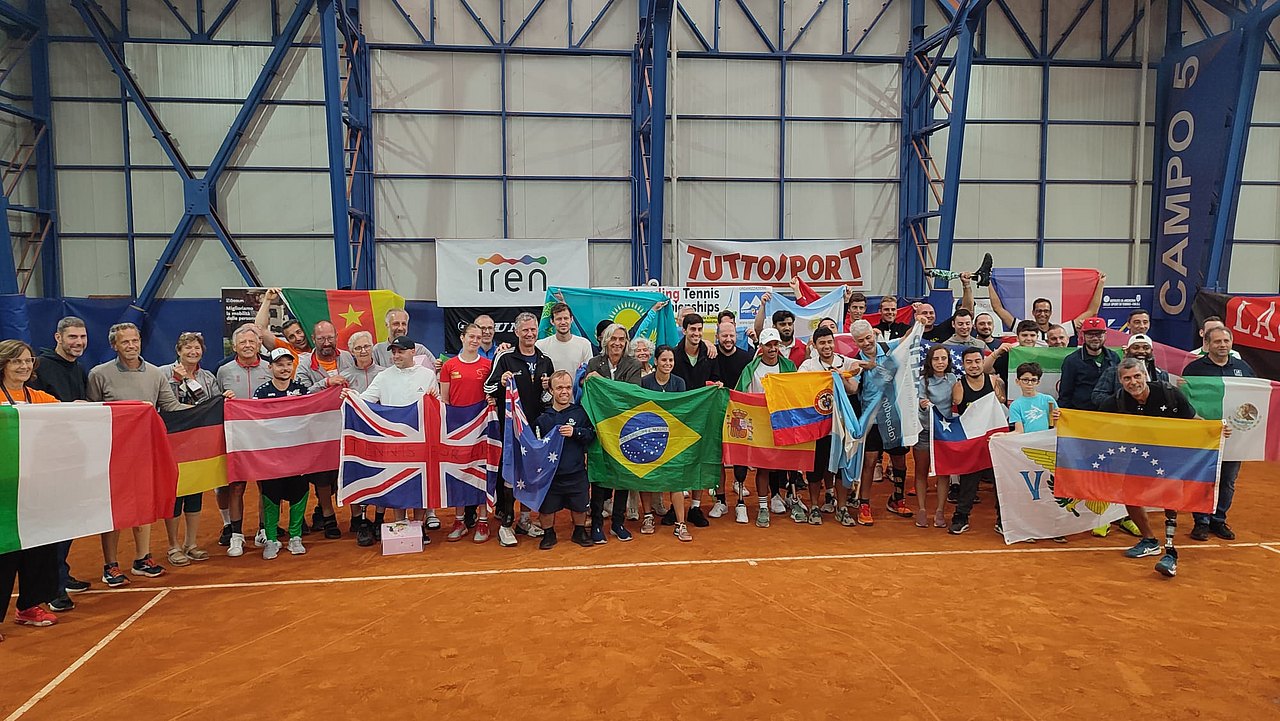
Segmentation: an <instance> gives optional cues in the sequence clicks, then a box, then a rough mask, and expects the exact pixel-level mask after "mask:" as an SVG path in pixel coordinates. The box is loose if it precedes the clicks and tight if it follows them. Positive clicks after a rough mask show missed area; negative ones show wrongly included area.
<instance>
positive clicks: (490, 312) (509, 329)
mask: <svg viewBox="0 0 1280 721" xmlns="http://www.w3.org/2000/svg"><path fill="white" fill-rule="evenodd" d="M443 310H444V329H445V330H444V352H445V353H447V354H449V355H457V354H458V353H459V352H460V351H461V350H462V338H461V336H462V329H463V328H466V327H467V324H468V323H474V322H475V319H476V318H477V317H479V316H482V315H487V316H489V317H490V318H492V319H493V324H494V326H495V329H494V335H493V344H494V345H495V346H498V345H502V344H503V343H510V344H511V345H512V346H515V345H516V334H515V330H516V316H518V315H520V314H521V313H526V312H527V313H532V314H533V317H534V318H537V317H538V314H539V313H541V312H542V307H541V306H531V307H528V308H477V307H467V308H445V309H443Z"/></svg>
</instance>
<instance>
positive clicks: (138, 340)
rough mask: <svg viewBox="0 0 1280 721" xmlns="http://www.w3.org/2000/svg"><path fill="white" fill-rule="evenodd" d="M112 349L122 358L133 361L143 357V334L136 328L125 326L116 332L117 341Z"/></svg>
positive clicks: (112, 345)
mask: <svg viewBox="0 0 1280 721" xmlns="http://www.w3.org/2000/svg"><path fill="white" fill-rule="evenodd" d="M111 349H112V350H114V351H115V352H116V355H118V356H120V360H122V361H125V362H126V363H133V362H135V361H137V360H138V359H139V358H141V357H142V336H141V335H139V334H138V330H137V329H136V328H125V329H123V330H121V331H118V332H117V333H116V342H115V343H112V344H111Z"/></svg>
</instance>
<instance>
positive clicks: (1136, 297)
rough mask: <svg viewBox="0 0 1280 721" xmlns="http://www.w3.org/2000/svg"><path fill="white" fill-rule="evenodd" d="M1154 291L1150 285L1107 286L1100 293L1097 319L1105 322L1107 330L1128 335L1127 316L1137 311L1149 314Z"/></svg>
mask: <svg viewBox="0 0 1280 721" xmlns="http://www.w3.org/2000/svg"><path fill="white" fill-rule="evenodd" d="M1154 290H1155V288H1154V286H1150V285H1115V286H1112V285H1109V286H1107V289H1106V290H1105V291H1104V292H1103V293H1102V304H1101V305H1100V306H1098V317H1099V318H1102V319H1103V320H1105V321H1106V322H1107V327H1108V328H1112V329H1115V330H1119V331H1124V332H1126V333H1128V332H1129V314H1130V313H1132V312H1133V311H1135V310H1139V309H1141V310H1145V311H1147V312H1148V313H1149V312H1151V299H1152V297H1153V293H1154Z"/></svg>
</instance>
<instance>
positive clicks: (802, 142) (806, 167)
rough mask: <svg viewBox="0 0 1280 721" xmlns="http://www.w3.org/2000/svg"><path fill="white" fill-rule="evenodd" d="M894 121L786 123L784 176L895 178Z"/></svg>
mask: <svg viewBox="0 0 1280 721" xmlns="http://www.w3.org/2000/svg"><path fill="white" fill-rule="evenodd" d="M901 132H902V131H901V128H900V127H899V126H898V124H897V123H835V122H826V121H823V122H817V121H812V122H810V121H806V122H788V123H787V176H788V177H795V178H799V177H806V178H887V179H895V180H896V179H897V177H898V164H899V163H898V161H899V157H900V156H901V152H902V151H901V145H900V144H901V142H902V137H901Z"/></svg>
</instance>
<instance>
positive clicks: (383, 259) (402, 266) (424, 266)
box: [377, 240, 436, 300]
mask: <svg viewBox="0 0 1280 721" xmlns="http://www.w3.org/2000/svg"><path fill="white" fill-rule="evenodd" d="M377 247H378V287H380V288H386V289H387V290H393V291H395V292H397V293H399V294H400V295H402V296H404V297H406V298H415V299H419V300H435V297H436V246H435V244H434V243H396V242H394V241H385V240H384V241H380V242H379V243H378V246H377Z"/></svg>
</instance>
